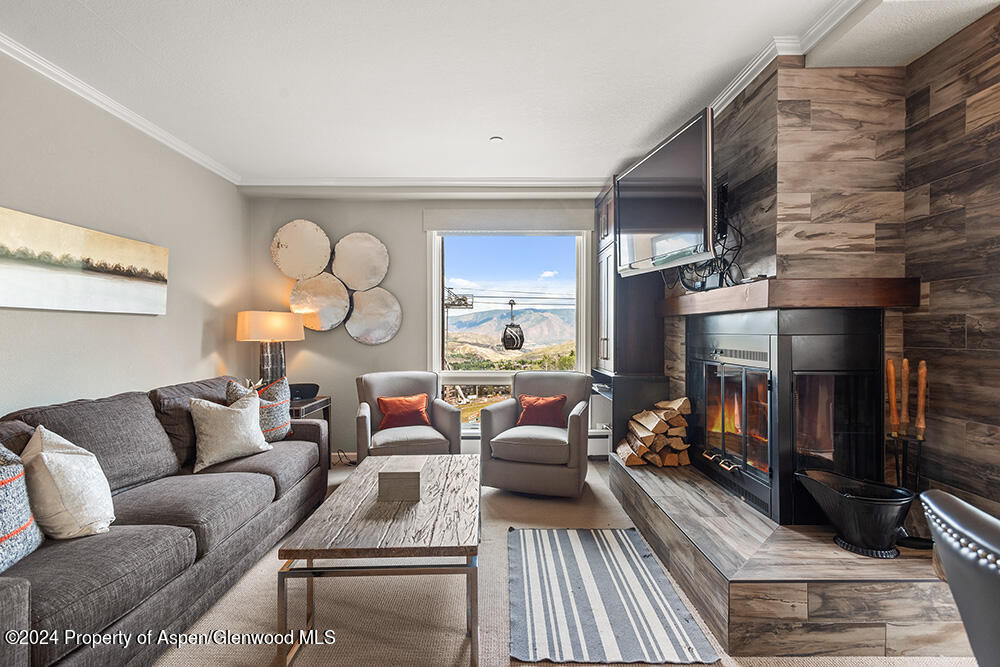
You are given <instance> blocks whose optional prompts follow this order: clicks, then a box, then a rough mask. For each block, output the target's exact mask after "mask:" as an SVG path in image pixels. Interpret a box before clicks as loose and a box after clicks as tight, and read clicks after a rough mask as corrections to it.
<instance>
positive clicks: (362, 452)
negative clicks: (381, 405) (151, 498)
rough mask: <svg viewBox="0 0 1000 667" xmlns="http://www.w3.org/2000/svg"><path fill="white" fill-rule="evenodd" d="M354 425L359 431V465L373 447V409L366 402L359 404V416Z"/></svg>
mask: <svg viewBox="0 0 1000 667" xmlns="http://www.w3.org/2000/svg"><path fill="white" fill-rule="evenodd" d="M354 423H355V428H356V429H357V452H358V463H361V462H362V461H364V459H365V457H366V456H368V450H369V449H370V448H371V446H372V407H371V406H370V405H368V404H367V403H366V402H364V401H362V402H361V403H358V415H357V417H355V419H354Z"/></svg>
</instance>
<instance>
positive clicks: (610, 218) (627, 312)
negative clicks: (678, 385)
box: [594, 187, 663, 375]
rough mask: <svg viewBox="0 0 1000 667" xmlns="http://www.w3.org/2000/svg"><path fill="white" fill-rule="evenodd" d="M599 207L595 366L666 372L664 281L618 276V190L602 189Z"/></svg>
mask: <svg viewBox="0 0 1000 667" xmlns="http://www.w3.org/2000/svg"><path fill="white" fill-rule="evenodd" d="M594 205H595V209H594V231H595V233H596V235H597V238H598V244H597V245H598V250H597V289H596V299H595V303H596V308H597V313H596V315H597V317H596V318H595V321H596V325H597V326H596V329H597V330H596V336H595V339H596V343H597V344H596V345H595V354H594V357H595V359H594V367H595V368H596V369H598V370H600V371H603V372H604V373H610V374H620V375H629V374H632V375H662V374H663V317H662V315H661V314H660V312H659V310H660V309H659V304H660V302H661V301H662V300H663V279H662V278H661V277H660V274H659V272H654V273H646V274H641V275H637V276H630V277H628V278H622V277H621V276H619V275H618V262H617V254H616V245H615V229H614V225H615V222H614V220H615V218H614V211H615V202H614V189H613V188H610V187H609V188H608V189H606V190H605V191H604V192H602V193H601V194H600V195H599V196H598V197H597V200H596V201H595V202H594ZM605 238H606V239H607V243H605Z"/></svg>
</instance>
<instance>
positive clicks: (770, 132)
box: [664, 59, 779, 396]
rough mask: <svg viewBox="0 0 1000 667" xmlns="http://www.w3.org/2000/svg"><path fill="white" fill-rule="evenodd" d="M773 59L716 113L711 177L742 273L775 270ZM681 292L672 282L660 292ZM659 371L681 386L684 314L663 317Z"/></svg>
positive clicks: (676, 391) (775, 104)
mask: <svg viewBox="0 0 1000 667" xmlns="http://www.w3.org/2000/svg"><path fill="white" fill-rule="evenodd" d="M778 63H779V60H778V59H776V60H775V61H773V62H772V63H771V64H770V65H768V66H767V67H765V68H764V70H763V71H762V72H761V73H760V74H758V75H757V76H756V77H755V78H754V80H753V81H751V82H750V83H749V84H748V85H747V87H746V88H744V89H743V90H742V91H741V92H740V94H739V95H737V96H736V97H735V98H734V99H733V101H732V102H731V103H730V104H729V106H727V107H726V108H725V109H723V110H722V111H721V112H720V113H719V115H718V116H716V118H715V128H714V129H715V132H714V143H715V146H714V151H713V159H714V163H715V164H714V166H715V180H716V183H727V184H728V187H729V220H730V223H731V224H732V225H734V226H735V227H737V228H738V229H739V230H740V231H741V232H742V233H743V235H744V237H745V240H744V243H743V252H742V254H741V255H740V265H741V266H742V267H743V271H744V274H745V275H747V276H755V275H758V274H763V275H768V276H773V275H775V260H776V258H777V254H776V234H775V232H776V229H777V221H778V217H777V209H776V208H775V204H776V199H777V173H778V171H777V168H778V97H777V95H778ZM683 293H684V288H682V287H680V286H677V287H675V288H674V289H673V290H669V289H668V290H665V297H666V298H670V297H671V296H673V295H680V294H683ZM664 320H665V321H664V326H665V328H666V329H665V332H664V333H665V347H664V373H665V374H666V375H667V377H669V378H670V387H671V392H672V393H674V394H676V395H678V396H680V395H681V394H682V393H683V392H684V377H685V370H686V369H685V367H686V364H687V361H686V355H685V353H684V344H685V336H684V318H683V317H666V318H664Z"/></svg>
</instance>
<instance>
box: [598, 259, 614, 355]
mask: <svg viewBox="0 0 1000 667" xmlns="http://www.w3.org/2000/svg"><path fill="white" fill-rule="evenodd" d="M614 293H615V248H614V246H611V247H608V248H605V249H603V250H601V251H600V252H599V253H598V255H597V360H596V362H595V364H594V365H595V366H597V368H600V369H601V370H604V371H610V372H613V371H614V368H615V366H614V357H615V355H614V346H613V345H612V344H611V342H612V341H613V340H614V334H615V303H614V302H615V299H614Z"/></svg>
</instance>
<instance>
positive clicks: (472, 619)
mask: <svg viewBox="0 0 1000 667" xmlns="http://www.w3.org/2000/svg"><path fill="white" fill-rule="evenodd" d="M465 562H466V564H468V565H469V566H470V570H469V571H468V573H466V575H465V593H466V597H467V600H466V605H467V606H466V618H465V620H466V631H467V633H468V635H469V637H470V638H471V641H470V654H471V664H472V666H473V667H476V666H477V665H478V664H479V557H478V556H468V557H466V559H465Z"/></svg>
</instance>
